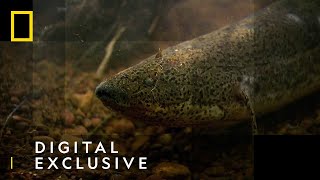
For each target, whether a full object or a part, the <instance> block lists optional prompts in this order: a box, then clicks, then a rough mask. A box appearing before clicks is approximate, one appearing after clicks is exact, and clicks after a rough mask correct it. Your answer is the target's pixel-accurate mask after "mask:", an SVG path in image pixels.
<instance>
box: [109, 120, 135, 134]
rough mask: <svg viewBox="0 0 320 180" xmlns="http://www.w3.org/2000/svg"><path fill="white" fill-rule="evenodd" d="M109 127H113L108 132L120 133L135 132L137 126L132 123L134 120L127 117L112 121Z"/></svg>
mask: <svg viewBox="0 0 320 180" xmlns="http://www.w3.org/2000/svg"><path fill="white" fill-rule="evenodd" d="M109 127H111V128H112V129H109V131H111V132H108V133H118V134H133V132H134V130H135V126H134V124H133V123H132V121H130V120H127V119H119V120H115V121H112V122H111V123H110V124H109Z"/></svg>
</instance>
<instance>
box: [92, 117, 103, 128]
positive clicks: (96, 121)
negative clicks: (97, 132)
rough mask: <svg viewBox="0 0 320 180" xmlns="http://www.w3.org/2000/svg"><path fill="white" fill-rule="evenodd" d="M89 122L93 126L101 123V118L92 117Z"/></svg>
mask: <svg viewBox="0 0 320 180" xmlns="http://www.w3.org/2000/svg"><path fill="white" fill-rule="evenodd" d="M91 124H92V126H93V127H97V126H99V125H100V124H101V119H100V118H92V119H91Z"/></svg>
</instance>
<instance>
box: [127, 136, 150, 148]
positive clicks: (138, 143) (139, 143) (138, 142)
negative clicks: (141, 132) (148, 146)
mask: <svg viewBox="0 0 320 180" xmlns="http://www.w3.org/2000/svg"><path fill="white" fill-rule="evenodd" d="M148 141H149V136H137V137H136V139H135V141H134V142H133V143H132V145H131V150H132V151H137V150H138V149H140V148H141V147H142V146H143V145H144V144H145V143H147V142H148Z"/></svg>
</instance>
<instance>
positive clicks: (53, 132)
mask: <svg viewBox="0 0 320 180" xmlns="http://www.w3.org/2000/svg"><path fill="white" fill-rule="evenodd" d="M49 136H50V137H52V138H53V139H55V140H59V139H60V138H61V134H60V130H59V129H58V128H56V129H53V130H50V133H49Z"/></svg>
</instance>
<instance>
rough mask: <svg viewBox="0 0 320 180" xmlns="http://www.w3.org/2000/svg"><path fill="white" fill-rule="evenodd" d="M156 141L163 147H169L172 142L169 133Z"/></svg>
mask: <svg viewBox="0 0 320 180" xmlns="http://www.w3.org/2000/svg"><path fill="white" fill-rule="evenodd" d="M158 141H159V142H160V143H161V144H163V145H169V144H170V143H171V142H172V136H171V134H169V133H166V134H162V135H161V136H159V138H158Z"/></svg>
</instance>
